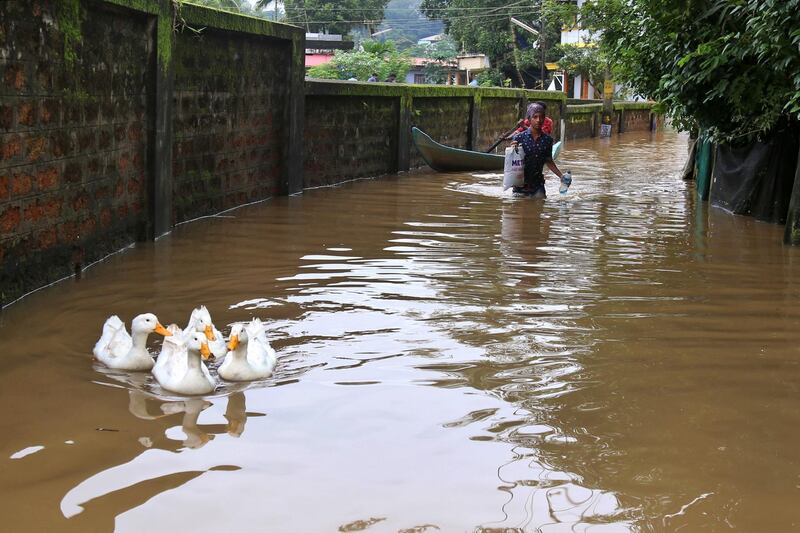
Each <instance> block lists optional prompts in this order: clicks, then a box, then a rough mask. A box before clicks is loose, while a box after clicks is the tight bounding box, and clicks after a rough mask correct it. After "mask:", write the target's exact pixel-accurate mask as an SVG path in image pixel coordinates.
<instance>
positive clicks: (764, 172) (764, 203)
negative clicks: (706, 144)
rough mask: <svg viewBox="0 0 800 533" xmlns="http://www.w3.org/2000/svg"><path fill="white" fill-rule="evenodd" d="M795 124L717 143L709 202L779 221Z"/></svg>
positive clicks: (791, 167)
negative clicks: (758, 137) (739, 141)
mask: <svg viewBox="0 0 800 533" xmlns="http://www.w3.org/2000/svg"><path fill="white" fill-rule="evenodd" d="M797 149H798V130H797V125H796V124H793V127H787V128H783V129H781V131H779V132H776V133H775V134H773V135H772V137H771V138H770V139H768V140H764V141H755V142H752V143H750V144H746V145H742V146H733V145H723V144H720V145H718V146H717V153H716V159H715V161H714V170H713V178H712V184H711V205H714V206H716V207H721V208H723V209H726V210H728V211H731V212H732V213H735V214H738V215H752V216H753V217H755V218H757V219H759V220H764V221H766V222H773V223H779V224H783V223H785V222H786V213H787V211H788V209H789V200H790V197H791V194H792V186H793V184H794V174H795V167H796V166H797Z"/></svg>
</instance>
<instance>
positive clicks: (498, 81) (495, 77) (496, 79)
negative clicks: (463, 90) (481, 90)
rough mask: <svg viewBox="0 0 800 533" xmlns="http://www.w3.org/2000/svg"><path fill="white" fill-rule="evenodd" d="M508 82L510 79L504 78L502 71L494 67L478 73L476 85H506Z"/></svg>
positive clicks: (509, 82)
mask: <svg viewBox="0 0 800 533" xmlns="http://www.w3.org/2000/svg"><path fill="white" fill-rule="evenodd" d="M506 82H508V83H506ZM510 84H511V80H510V79H509V78H505V77H504V76H503V73H502V72H501V71H500V70H498V69H495V68H493V69H489V70H486V71H484V72H481V73H480V74H478V85H479V86H480V87H508V86H510Z"/></svg>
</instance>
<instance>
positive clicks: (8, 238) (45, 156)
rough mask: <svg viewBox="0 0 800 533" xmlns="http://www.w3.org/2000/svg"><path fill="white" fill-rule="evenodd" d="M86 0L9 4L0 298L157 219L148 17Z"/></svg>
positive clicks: (1, 17) (1, 16)
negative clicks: (152, 198)
mask: <svg viewBox="0 0 800 533" xmlns="http://www.w3.org/2000/svg"><path fill="white" fill-rule="evenodd" d="M67 4H72V5H73V6H74V7H77V8H78V9H76V10H74V11H71V12H65V10H67V9H68V7H66V5H67ZM87 9H88V4H87V3H81V2H78V3H73V2H59V1H56V0H36V1H29V0H7V1H5V2H4V4H3V6H2V9H0V57H1V58H2V60H0V72H2V83H0V146H2V150H1V151H0V261H2V272H0V304H2V303H4V302H5V303H7V302H8V301H9V300H10V299H12V298H14V297H16V296H18V295H19V294H21V293H22V292H23V291H25V290H29V289H30V288H33V287H36V286H39V285H41V284H44V283H46V282H48V281H52V280H53V279H58V278H59V277H62V276H64V275H68V274H70V273H72V272H73V271H74V270H75V269H77V268H80V267H81V266H82V265H85V264H86V263H87V262H91V261H93V260H96V259H98V258H100V257H102V256H104V255H105V254H107V253H109V252H111V251H114V250H116V249H119V248H120V247H122V246H123V245H125V244H128V243H130V242H132V241H133V240H135V238H136V237H137V236H139V235H142V234H143V233H144V232H145V231H146V228H145V226H146V224H147V215H146V210H147V192H146V178H145V168H146V165H147V143H148V123H147V120H148V115H147V113H148V102H147V93H148V85H149V84H150V83H151V80H150V79H149V77H148V65H149V63H150V61H151V59H152V58H151V54H150V51H149V43H148V38H147V33H146V24H147V20H146V18H145V17H144V16H135V15H133V16H132V15H131V14H122V13H120V12H118V11H116V10H112V9H103V8H102V6H100V7H97V6H92V11H91V14H89V13H88V11H87ZM65 20H66V21H67V22H68V23H70V24H72V26H71V27H73V28H77V31H78V32H79V33H78V34H77V35H79V36H80V38H79V39H78V38H73V39H70V38H69V37H67V36H65V31H64V29H65V22H64V21H65ZM73 31H74V30H73ZM71 35H73V36H75V35H76V34H75V33H72V34H71Z"/></svg>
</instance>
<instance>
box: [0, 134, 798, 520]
mask: <svg viewBox="0 0 800 533" xmlns="http://www.w3.org/2000/svg"><path fill="white" fill-rule="evenodd" d="M685 154H686V138H685V137H684V136H681V135H677V134H674V133H670V132H667V133H663V134H658V135H657V136H652V137H651V136H650V135H649V134H645V135H641V134H626V135H623V136H621V137H619V138H615V139H614V140H613V141H608V140H587V141H580V142H577V141H576V142H572V143H569V145H568V146H567V147H566V149H565V150H564V151H563V153H562V158H561V162H560V165H561V167H562V168H570V169H571V170H572V171H573V174H574V185H573V187H572V189H571V190H570V192H569V193H568V194H567V195H566V196H564V197H560V196H559V195H558V192H557V185H556V184H555V182H548V192H549V194H550V198H548V199H547V200H546V201H545V202H537V201H534V200H520V199H512V198H510V197H508V196H507V195H504V194H502V193H501V191H500V190H499V186H498V184H499V181H500V178H499V176H497V175H487V174H479V175H471V174H468V173H465V174H436V173H433V172H430V171H421V172H415V173H411V174H408V175H402V176H400V177H388V178H384V179H381V180H378V181H369V180H368V181H360V182H354V183H350V184H346V185H344V186H341V187H337V188H331V189H320V190H313V191H307V192H306V193H305V194H303V195H302V196H299V197H293V198H279V199H275V200H271V201H268V202H264V203H261V204H258V205H253V206H248V207H245V208H241V209H238V210H235V211H232V212H230V213H227V214H226V215H225V216H220V217H215V218H209V219H204V220H200V221H196V222H193V223H191V224H187V225H183V226H180V227H179V228H177V229H176V230H175V231H174V232H173V233H172V234H171V235H169V236H167V237H165V238H162V239H161V240H159V241H158V242H156V243H154V244H146V245H137V246H136V247H135V248H133V249H131V250H128V251H125V252H123V253H120V254H117V255H115V256H113V257H111V258H109V259H108V260H106V261H104V262H103V263H101V264H98V265H96V266H93V267H92V268H90V269H89V270H87V271H86V272H85V274H84V276H83V278H82V279H81V280H79V281H75V280H68V281H66V282H62V283H60V284H57V285H55V286H52V287H50V288H47V289H45V290H42V291H39V292H37V293H35V294H32V295H30V296H28V297H27V298H25V299H23V300H22V301H20V302H18V303H16V304H14V305H13V306H11V307H9V308H7V309H6V310H5V311H4V312H3V313H2V315H0V353H2V357H3V367H2V370H0V435H2V437H0V472H2V475H0V512H2V515H3V517H4V518H3V519H4V520H6V521H11V522H9V523H14V524H15V528H16V530H19V531H23V530H26V531H34V530H53V531H103V530H111V529H112V528H117V529H118V530H120V531H143V530H147V531H153V532H155V531H184V530H185V531H188V530H193V531H358V530H366V531H370V532H373V531H374V532H384V531H436V530H439V531H473V530H487V531H491V530H507V529H510V530H518V531H542V532H544V533H553V532H564V531H569V532H573V531H598V532H599V531H603V532H623V531H679V530H680V531H728V530H737V531H753V532H758V531H791V530H796V529H798V528H800V507H798V506H797V502H798V501H800V453H798V444H797V443H798V441H800V409H799V408H798V406H799V405H800V404H799V403H798V401H800V348H799V347H800V281H799V280H800V255H799V254H798V252H800V251H798V250H793V249H788V248H785V247H783V246H782V245H781V244H780V241H781V232H782V228H780V227H778V226H773V225H769V224H763V223H759V222H757V221H754V220H752V219H748V218H743V217H733V216H730V215H727V214H725V213H723V212H720V211H717V210H708V209H706V208H704V206H695V205H694V199H693V195H692V194H691V191H690V189H689V188H688V187H687V186H686V185H685V184H684V183H682V182H681V181H680V180H679V179H678V178H677V177H676V176H677V174H678V171H679V169H680V167H681V165H682V163H683V160H684V158H685ZM199 304H205V305H206V306H208V307H209V309H210V311H211V313H212V316H213V318H214V320H215V322H216V324H217V326H218V327H219V328H220V329H221V330H223V331H226V332H227V331H228V329H229V324H231V323H232V322H235V321H239V320H245V319H249V318H251V317H260V318H261V319H262V320H264V321H265V322H266V324H267V328H268V336H269V338H270V340H271V342H272V344H273V346H274V347H275V348H276V349H277V351H278V354H279V363H278V367H277V370H276V373H275V375H274V376H273V377H272V378H270V379H267V380H265V381H262V382H258V383H254V384H250V385H247V386H231V385H222V386H220V388H219V389H218V390H217V392H216V393H215V394H213V395H210V396H207V397H202V398H181V397H177V396H174V395H170V394H168V393H166V392H165V391H163V390H161V389H160V388H159V387H158V385H157V384H155V383H154V382H153V380H152V378H150V377H149V376H147V375H137V374H128V373H124V372H113V371H108V370H105V369H104V368H102V367H100V366H99V365H98V364H97V363H94V362H92V359H91V349H92V346H93V344H94V342H95V340H96V339H97V337H98V336H99V334H100V328H101V325H102V323H103V321H104V320H105V318H106V317H107V316H108V315H110V314H118V315H120V316H121V317H122V318H123V319H124V320H125V321H126V322H128V323H129V321H130V319H131V318H132V317H133V316H134V315H135V314H137V313H141V312H146V311H149V312H153V313H156V314H157V315H158V317H159V319H160V320H161V321H162V322H163V323H164V324H169V323H172V322H176V323H178V324H179V325H181V326H184V325H185V324H186V322H187V320H188V317H189V313H190V311H191V309H192V308H193V307H194V306H196V305H199ZM150 344H151V347H152V349H153V350H157V349H158V345H159V344H158V339H156V338H155V336H153V337H151V339H150ZM515 528H516V529H515Z"/></svg>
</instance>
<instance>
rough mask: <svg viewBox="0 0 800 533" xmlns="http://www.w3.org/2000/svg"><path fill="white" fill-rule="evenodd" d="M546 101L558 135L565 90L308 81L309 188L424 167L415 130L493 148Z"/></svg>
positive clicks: (467, 145) (444, 139) (306, 172)
mask: <svg viewBox="0 0 800 533" xmlns="http://www.w3.org/2000/svg"><path fill="white" fill-rule="evenodd" d="M538 100H542V101H545V102H546V103H547V105H548V115H550V116H551V117H552V118H553V121H554V124H555V131H554V132H553V133H554V136H556V138H558V136H559V135H560V119H561V116H562V112H561V110H562V108H563V105H564V101H565V97H564V95H562V94H561V93H553V92H546V91H526V90H519V89H494V88H492V89H484V88H474V87H447V86H433V85H405V84H392V83H364V82H344V81H322V80H306V98H305V106H306V117H305V123H306V127H305V132H306V133H305V146H304V154H305V167H304V176H305V185H306V187H314V186H319V185H324V184H335V183H341V182H343V181H347V180H351V179H356V178H363V177H373V176H379V175H382V174H389V173H394V172H398V171H405V170H408V169H410V168H416V167H420V166H423V165H424V164H425V163H424V161H423V160H422V157H421V156H420V155H419V153H417V151H416V149H415V148H414V146H413V142H412V140H411V135H410V130H411V127H412V126H416V127H418V128H420V129H421V130H423V131H424V132H426V133H427V134H429V135H430V136H431V137H432V138H433V139H435V140H436V141H438V142H441V143H443V144H447V145H449V146H455V147H458V148H466V149H475V150H485V149H487V148H489V147H490V146H491V145H492V144H493V143H494V141H495V140H497V138H498V137H499V136H500V135H501V134H503V133H505V132H507V131H508V130H509V129H510V128H511V127H513V126H514V124H515V123H516V122H517V121H518V120H519V119H520V118H521V117H522V116H524V113H525V109H526V107H527V103H528V102H532V101H538Z"/></svg>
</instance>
